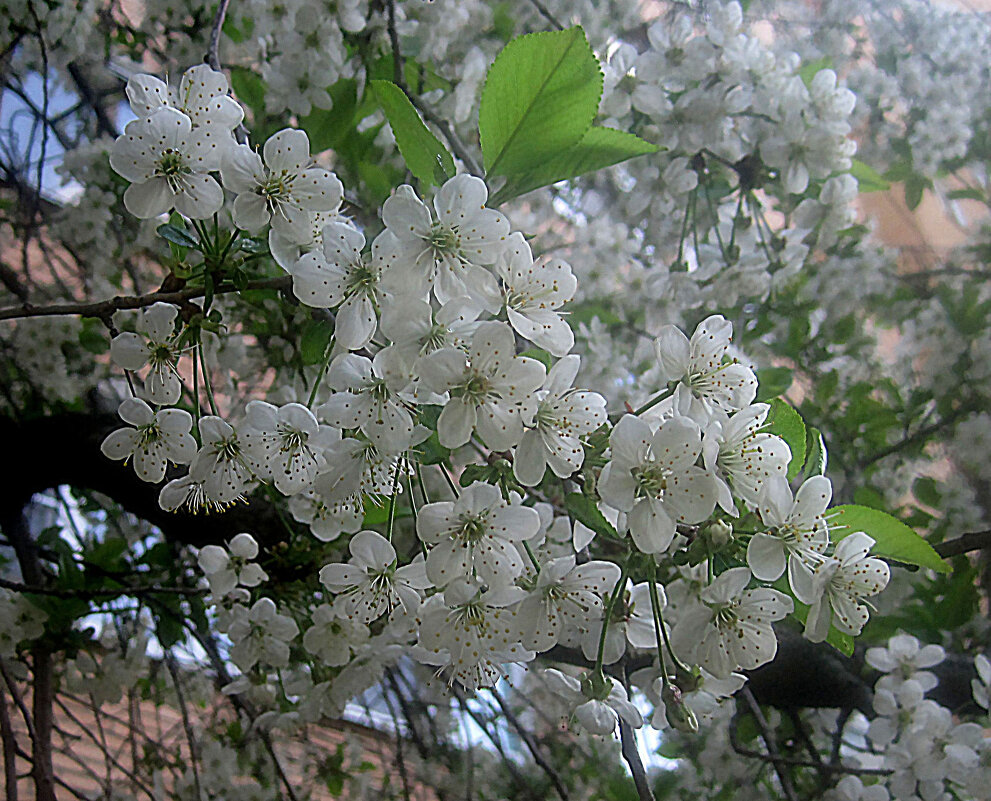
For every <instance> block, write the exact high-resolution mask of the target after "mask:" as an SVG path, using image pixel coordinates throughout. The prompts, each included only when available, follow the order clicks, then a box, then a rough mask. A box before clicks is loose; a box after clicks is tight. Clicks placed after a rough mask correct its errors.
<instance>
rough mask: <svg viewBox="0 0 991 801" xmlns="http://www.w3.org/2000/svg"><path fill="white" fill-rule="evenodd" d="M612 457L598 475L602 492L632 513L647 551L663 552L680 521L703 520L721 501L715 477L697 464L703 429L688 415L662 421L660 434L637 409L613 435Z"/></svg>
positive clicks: (633, 527)
mask: <svg viewBox="0 0 991 801" xmlns="http://www.w3.org/2000/svg"><path fill="white" fill-rule="evenodd" d="M609 447H610V451H611V454H612V458H611V460H610V461H609V463H608V464H607V465H606V466H605V467H604V468H603V470H602V474H601V476H600V479H599V494H600V496H601V497H602V500H603V501H605V502H606V503H607V504H609V505H610V506H612V507H614V508H616V509H619V510H620V511H621V512H627V513H628V514H629V518H628V521H629V526H630V534H631V535H632V537H633V542H634V544H635V545H636V546H637V548H638V549H639V550H641V551H642V552H643V553H662V552H663V551H665V550H667V548H668V546H669V545H670V544H671V541H672V540H673V539H674V535H675V530H676V526H677V524H678V523H699V522H701V521H703V520H705V519H706V518H707V517H708V516H709V515H711V514H712V512H713V509H715V506H716V487H715V481H714V480H713V478H712V476H710V475H709V474H708V473H706V471H705V470H703V469H702V468H700V467H697V466H696V465H695V462H696V461H697V460H698V457H699V455H700V454H701V452H702V432H701V429H699V427H698V425H697V424H696V423H695V422H694V421H692V420H690V419H689V418H687V417H673V418H670V419H668V420H665V421H664V422H663V423H661V425H660V427H659V428H658V429H657V431H656V433H655V432H652V431H651V430H650V426H649V425H648V424H647V423H646V422H644V421H643V420H641V419H640V418H638V417H635V416H634V415H632V414H627V415H624V416H623V418H622V419H621V420H620V421H619V422H618V423H617V424H616V427H615V428H613V430H612V433H611V434H610V436H609Z"/></svg>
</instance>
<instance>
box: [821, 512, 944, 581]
mask: <svg viewBox="0 0 991 801" xmlns="http://www.w3.org/2000/svg"><path fill="white" fill-rule="evenodd" d="M831 512H832V513H833V515H835V516H832V517H830V535H831V536H832V537H833V539H834V540H842V539H843V538H844V537H846V536H848V535H850V534H853V533H854V532H855V531H863V532H864V533H865V534H867V535H869V536H870V537H872V538H873V539H874V541H875V543H876V544H875V545H874V547H873V548H872V549H871V553H872V554H874V555H875V556H882V557H885V558H887V559H893V560H894V561H896V562H903V563H905V564H908V565H918V566H919V567H927V568H930V569H932V570H936V571H937V572H939V573H949V572H950V565H949V564H948V563H947V562H946V561H944V560H943V559H941V558H940V557H939V555H938V554H937V553H936V551H934V550H933V547H932V546H931V545H930V544H929V543H928V542H926V541H925V540H924V539H923V538H922V537H920V536H919V535H918V534H916V533H915V532H914V531H912V529H910V528H909V527H908V526H906V525H905V524H904V523H903V522H902V521H901V520H898V519H897V518H894V517H892V516H891V515H889V514H887V513H886V512H882V511H880V510H879V509H870V508H868V507H866V506H857V505H855V504H848V505H844V506H837V507H835V508H833V509H832V510H831Z"/></svg>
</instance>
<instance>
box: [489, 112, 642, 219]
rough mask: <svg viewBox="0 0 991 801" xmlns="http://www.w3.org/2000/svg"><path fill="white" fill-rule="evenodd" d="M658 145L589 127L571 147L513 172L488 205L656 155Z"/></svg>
mask: <svg viewBox="0 0 991 801" xmlns="http://www.w3.org/2000/svg"><path fill="white" fill-rule="evenodd" d="M657 150H658V147H657V145H652V144H651V143H650V142H645V141H644V140H643V139H641V138H639V137H638V136H634V135H633V134H631V133H625V132H623V131H617V130H615V129H613V128H598V127H594V128H589V129H588V131H586V132H585V135H584V136H583V137H582V138H581V140H580V141H579V142H578V144H576V145H575V146H574V147H571V148H569V149H567V150H564V151H561V152H559V153H557V154H555V155H553V156H551V157H550V158H548V159H546V160H545V161H543V162H541V163H540V164H536V165H534V167H533V168H532V169H531V170H528V171H525V172H517V173H514V174H513V176H512V177H511V178H510V180H509V181H507V183H506V185H505V186H503V187H502V189H500V190H499V191H498V192H496V193H495V195H493V197H492V200H491V201H490V203H491V205H493V206H497V205H499V204H500V203H505V202H506V201H507V200H511V199H512V198H514V197H516V196H517V195H522V194H525V193H526V192H532V191H533V190H534V189H540V188H541V187H542V186H550V185H551V184H553V183H557V182H558V181H565V180H567V179H569V178H575V177H577V176H579V175H585V174H586V173H589V172H595V171H596V170H601V169H603V168H605V167H611V166H612V165H614V164H619V163H620V162H623V161H627V160H628V159H632V158H636V157H637V156H644V155H647V154H649V153H656V152H657Z"/></svg>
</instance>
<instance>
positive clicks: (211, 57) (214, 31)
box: [206, 0, 231, 72]
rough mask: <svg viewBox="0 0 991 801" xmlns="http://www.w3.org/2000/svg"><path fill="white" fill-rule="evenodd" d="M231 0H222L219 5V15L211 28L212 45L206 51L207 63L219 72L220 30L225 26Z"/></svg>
mask: <svg viewBox="0 0 991 801" xmlns="http://www.w3.org/2000/svg"><path fill="white" fill-rule="evenodd" d="M230 4H231V0H220V4H219V5H218V6H217V16H216V17H215V18H214V20H213V27H212V28H211V29H210V47H209V49H208V50H207V51H206V63H207V64H209V65H210V66H211V67H212V68H213V69H215V70H216V71H217V72H220V71H221V69H222V67H221V66H220V32H221V30H223V27H224V19H225V18H226V17H227V7H228V6H229V5H230Z"/></svg>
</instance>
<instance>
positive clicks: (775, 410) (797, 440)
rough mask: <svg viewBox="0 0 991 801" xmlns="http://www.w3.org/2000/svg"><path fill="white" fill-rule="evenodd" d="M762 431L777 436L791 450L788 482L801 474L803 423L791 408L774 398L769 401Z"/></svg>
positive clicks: (803, 448)
mask: <svg viewBox="0 0 991 801" xmlns="http://www.w3.org/2000/svg"><path fill="white" fill-rule="evenodd" d="M764 430H765V431H767V432H768V433H769V434H777V435H778V436H779V437H781V439H783V440H784V441H785V442H786V443H787V444H788V447H789V448H790V449H791V461H790V462H788V480H789V481H791V480H792V479H794V478H795V477H796V476H797V475H798V474H799V473H801V472H802V465H804V464H805V437H806V431H805V421H804V420H802V416H801V415H800V414H799V413H798V412H796V411H795V410H794V409H793V408H792V407H791V406H789V405H788V404H787V403H785V402H784V401H782V400H778V399H777V398H775V399H774V400H772V401H771V411H770V413H769V414H768V415H767V421H766V422H765V423H764Z"/></svg>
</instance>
